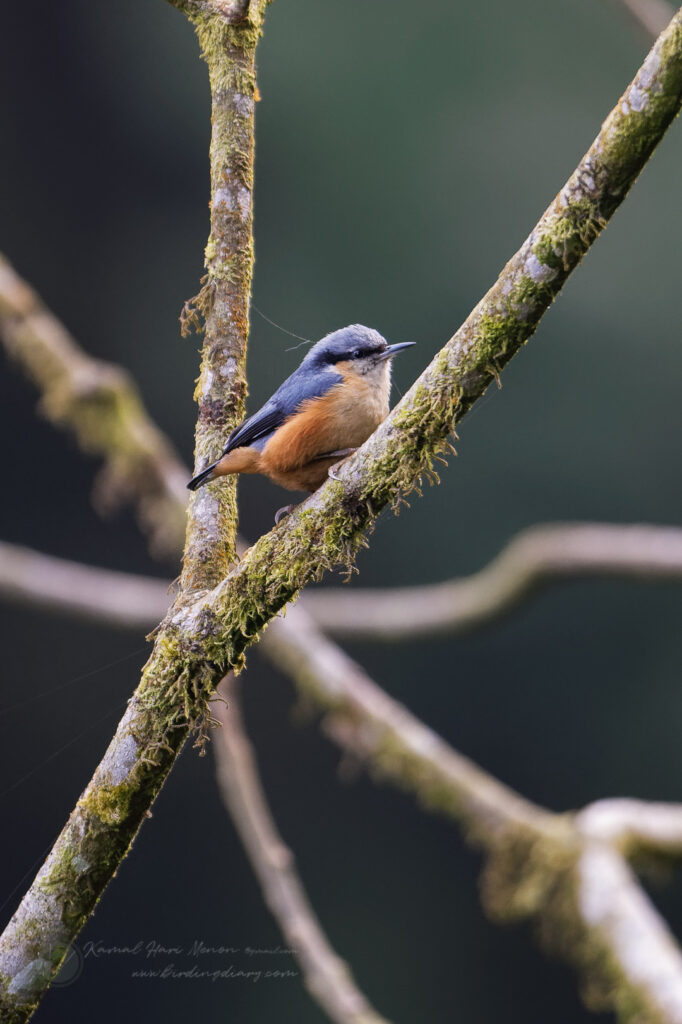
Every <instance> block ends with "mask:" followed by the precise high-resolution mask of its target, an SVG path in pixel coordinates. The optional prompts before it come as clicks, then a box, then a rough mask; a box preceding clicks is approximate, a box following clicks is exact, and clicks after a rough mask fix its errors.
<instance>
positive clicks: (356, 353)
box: [351, 348, 360, 359]
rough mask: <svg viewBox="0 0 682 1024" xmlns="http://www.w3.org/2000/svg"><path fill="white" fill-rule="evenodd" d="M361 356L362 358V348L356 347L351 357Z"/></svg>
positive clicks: (357, 357)
mask: <svg viewBox="0 0 682 1024" xmlns="http://www.w3.org/2000/svg"><path fill="white" fill-rule="evenodd" d="M359 358H360V349H359V348H354V349H353V351H352V352H351V359H359Z"/></svg>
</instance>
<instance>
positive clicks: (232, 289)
mask: <svg viewBox="0 0 682 1024" xmlns="http://www.w3.org/2000/svg"><path fill="white" fill-rule="evenodd" d="M176 6H180V7H182V8H183V9H184V10H185V11H186V13H188V14H189V15H190V17H191V18H192V20H193V21H194V24H195V27H196V31H197V35H198V37H199V44H200V46H201V54H202V57H203V58H204V60H205V61H206V63H207V65H208V73H209V79H210V84H211V126H212V127H211V148H210V155H211V200H210V209H211V230H210V234H209V238H208V242H207V244H206V252H205V267H206V276H205V277H204V279H203V287H202V289H201V291H200V293H199V295H198V296H197V297H196V299H193V300H190V302H189V303H188V304H186V306H185V309H184V310H183V315H182V317H181V321H182V323H183V331H186V330H187V329H189V327H190V326H195V327H199V328H201V325H202V323H203V325H204V340H203V346H202V356H201V370H200V374H199V380H198V381H197V387H196V391H195V398H196V400H197V402H198V405H199V414H198V417H197V426H196V437H195V464H196V470H197V472H198V471H200V470H201V469H203V468H204V467H205V466H206V465H208V464H209V463H210V462H212V461H214V460H215V459H216V458H217V457H218V455H219V454H220V452H221V451H222V449H223V447H224V445H225V439H226V437H227V436H228V434H229V433H230V431H231V430H232V428H233V427H234V426H235V425H236V424H237V423H238V422H239V421H240V420H241V419H243V416H244V404H245V399H246V343H247V338H248V332H249V297H250V293H251V279H252V276H253V162H254V112H255V103H256V95H257V93H256V70H255V54H256V46H257V44H258V39H259V37H260V34H261V27H262V22H263V16H264V12H265V7H266V0H250V2H243V0H212V3H211V4H210V5H209V4H197V3H178V4H176ZM236 537H237V490H236V478H235V477H231V478H229V479H228V480H227V481H226V482H225V483H224V485H223V486H222V487H220V488H211V489H209V490H201V491H198V492H197V493H196V494H195V495H194V496H193V497H192V499H191V501H190V505H189V517H188V522H187V534H186V538H185V553H184V559H183V568H182V576H181V587H182V589H183V590H184V591H190V590H201V589H205V588H206V587H211V586H215V584H216V583H217V582H218V581H219V580H220V579H223V578H224V576H225V575H226V574H227V572H228V570H229V568H230V566H231V565H233V564H234V562H235V560H236Z"/></svg>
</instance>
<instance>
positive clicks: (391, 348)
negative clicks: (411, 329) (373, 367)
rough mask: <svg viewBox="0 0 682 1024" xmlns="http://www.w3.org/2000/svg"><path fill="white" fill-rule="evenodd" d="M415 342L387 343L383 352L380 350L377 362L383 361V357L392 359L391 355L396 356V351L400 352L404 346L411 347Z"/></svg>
mask: <svg viewBox="0 0 682 1024" xmlns="http://www.w3.org/2000/svg"><path fill="white" fill-rule="evenodd" d="M415 344H416V342H414V341H401V342H399V343H398V344H397V345H389V346H388V348H387V349H386V351H385V352H382V353H381V355H380V356H379V362H383V361H384V359H393V356H397V355H398V352H402V350H403V349H404V348H412V346H413V345H415Z"/></svg>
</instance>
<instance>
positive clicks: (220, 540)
mask: <svg viewBox="0 0 682 1024" xmlns="http://www.w3.org/2000/svg"><path fill="white" fill-rule="evenodd" d="M176 6H178V7H181V8H182V9H183V10H185V12H186V13H188V15H189V16H190V17H191V18H192V19H193V20H194V22H195V25H196V29H197V34H198V36H199V40H200V43H201V47H202V53H203V56H204V58H205V59H206V61H207V63H208V67H209V77H210V83H211V95H212V111H213V133H212V139H211V233H210V236H209V241H208V245H207V249H206V266H207V270H208V274H207V279H206V283H205V285H204V288H203V289H202V292H201V293H200V296H199V298H198V300H197V302H196V305H195V307H194V309H193V310H192V309H190V310H189V311H187V314H186V319H187V318H189V319H192V317H194V319H195V320H196V318H197V316H198V315H201V316H204V317H205V319H206V337H205V342H204V347H203V353H202V368H201V375H200V378H199V385H198V390H197V396H198V399H199V419H198V424H197V432H196V448H197V458H198V460H199V462H200V463H201V462H202V461H204V460H205V459H206V458H208V457H211V456H212V455H215V454H217V453H218V451H219V449H220V445H221V443H223V441H224V436H225V432H226V429H227V428H228V427H229V425H230V424H231V423H232V422H233V421H235V420H236V419H237V418H238V417H239V416H240V415H241V412H242V409H243V401H244V392H245V378H244V372H245V358H246V340H247V332H248V312H247V311H248V302H249V291H250V286H251V274H252V268H253V245H252V239H251V229H252V215H251V189H252V184H253V154H254V123H253V122H254V95H255V51H256V45H257V42H258V38H259V36H260V31H261V25H262V19H263V16H264V11H265V6H266V0H250V2H249V3H248V4H244V3H239V4H236V3H232V4H231V3H228V2H226V0H212V2H210V3H209V2H205V3H204V2H201V3H197V2H192V0H188V2H183V0H178V2H177V3H176ZM35 373H36V376H39V372H38V370H36V371H35ZM236 529H237V509H236V500H235V490H234V486H229V485H228V486H226V487H223V488H221V495H220V497H219V498H215V497H213V496H212V495H208V496H201V497H200V499H199V500H196V499H195V501H194V502H193V503H192V506H191V508H190V513H189V522H188V527H187V536H186V546H185V556H184V563H183V574H182V586H181V591H180V594H179V596H178V599H177V601H176V606H178V607H179V606H182V604H183V601H184V600H185V595H186V594H187V593H191V592H193V591H196V590H200V589H202V588H206V587H209V586H211V585H212V584H215V583H216V582H217V581H218V580H220V579H221V578H222V577H224V576H225V574H226V572H227V570H228V568H229V565H230V564H231V562H233V561H234V556H235V540H236ZM190 647H191V645H190ZM169 657H170V659H171V663H172V665H173V667H172V668H171V664H170V663H169V662H168V658H169ZM207 667H208V666H206V668H207ZM169 668H170V671H169ZM206 668H204V667H202V666H201V665H199V664H198V663H196V662H195V661H194V658H193V657H192V656H191V654H190V652H189V650H188V648H187V646H186V645H185V643H183V641H182V640H181V639H178V637H177V630H175V629H173V628H172V627H169V628H167V629H166V630H165V631H164V630H162V631H161V632H160V634H159V636H158V637H157V641H156V644H155V647H154V651H153V653H152V655H151V657H150V659H149V661H148V663H147V665H146V666H145V669H144V672H143V677H142V682H141V684H140V686H139V687H138V690H137V691H136V693H135V695H134V696H133V698H131V701H130V704H129V706H128V709H127V711H126V713H125V715H124V716H123V719H122V721H121V723H120V724H119V728H118V730H117V733H116V735H115V736H114V739H113V740H112V742H111V744H110V745H109V748H108V750H107V752H106V754H105V755H104V758H103V760H102V761H101V762H100V764H99V766H98V768H97V770H96V772H95V774H94V776H93V778H92V780H91V781H90V784H89V785H88V787H87V788H86V790H85V792H84V793H83V794H82V795H81V797H80V799H79V801H78V804H77V805H76V807H75V809H74V811H73V812H72V814H71V816H70V818H69V820H68V822H67V823H66V825H65V827H64V829H63V830H62V832H61V834H60V836H59V838H58V839H57V841H56V843H55V845H54V847H53V848H52V851H51V852H50V855H49V856H48V858H47V860H46V862H45V863H44V864H43V866H42V868H41V869H40V871H39V872H38V875H37V877H36V879H35V880H34V882H33V884H32V886H31V888H30V889H29V891H28V893H27V894H26V896H25V897H24V899H23V901H22V903H21V905H20V907H19V908H18V910H17V912H16V913H15V914H14V916H13V918H12V920H11V921H10V923H9V925H8V926H7V928H6V929H5V931H4V933H3V935H2V937H1V939H0V1018H1V1019H2V1020H3V1022H8V1024H23V1022H24V1021H26V1020H28V1019H29V1018H30V1017H31V1016H32V1014H33V1011H34V1010H35V1008H36V1007H37V1005H38V1003H39V1002H40V999H41V998H42V996H43V994H44V992H45V990H46V989H47V987H48V985H49V983H50V980H51V978H52V977H53V975H54V973H55V972H56V971H57V970H58V969H59V965H60V964H61V962H62V960H63V958H64V956H65V953H66V950H67V949H68V946H69V943H70V942H71V941H72V940H73V939H74V938H75V936H76V935H77V934H78V932H79V931H80V929H81V928H82V927H83V925H84V924H85V922H86V921H87V919H88V917H89V915H90V914H91V913H92V911H93V909H94V907H95V904H96V902H97V900H98V899H99V896H100V895H101V893H102V891H103V889H104V888H105V886H106V885H107V883H108V882H109V881H110V879H111V878H112V876H113V874H114V873H115V871H116V867H117V866H118V864H119V863H120V862H121V860H122V859H123V857H124V856H125V855H126V853H127V851H128V849H129V848H130V844H131V843H132V841H133V839H134V837H135V835H136V833H137V831H138V829H139V828H140V825H141V823H142V821H143V819H144V815H145V812H146V809H147V808H148V807H149V806H150V804H151V803H152V802H153V800H154V799H155V797H156V796H157V794H158V792H159V790H160V788H161V786H162V785H163V782H164V781H165V778H166V776H167V774H168V772H169V771H170V768H171V766H172V764H173V762H174V760H175V757H176V756H177V754H178V752H179V750H180V749H181V747H182V745H183V743H184V741H185V739H186V737H187V735H188V733H189V730H190V728H191V726H192V724H193V723H196V712H197V709H198V707H199V706H201V707H205V701H206V697H207V696H208V694H207V693H206V684H207V683H209V680H212V679H213V675H212V672H211V671H210V670H209V671H208V672H206ZM216 682H217V679H216ZM212 690H213V683H212V682H211V684H210V691H209V692H212ZM197 701H198V702H199V704H198V705H197V704H196V702H197Z"/></svg>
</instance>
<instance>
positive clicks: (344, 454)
mask: <svg viewBox="0 0 682 1024" xmlns="http://www.w3.org/2000/svg"><path fill="white" fill-rule="evenodd" d="M356 451H357V448H340V449H339V450H338V451H336V452H327V454H326V455H325V458H326V459H331V458H338V459H339V460H340V461H345V460H346V459H347V458H348V457H349V455H355V453H356ZM337 465H338V463H336V462H335V463H334V465H333V466H330V467H329V469H328V470H327V476H329V477H331V479H332V480H336V481H338V482H339V483H341V481H340V480H339V478H338V476H337V475H336V473H335V472H334V470H335V469H336V467H337Z"/></svg>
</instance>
